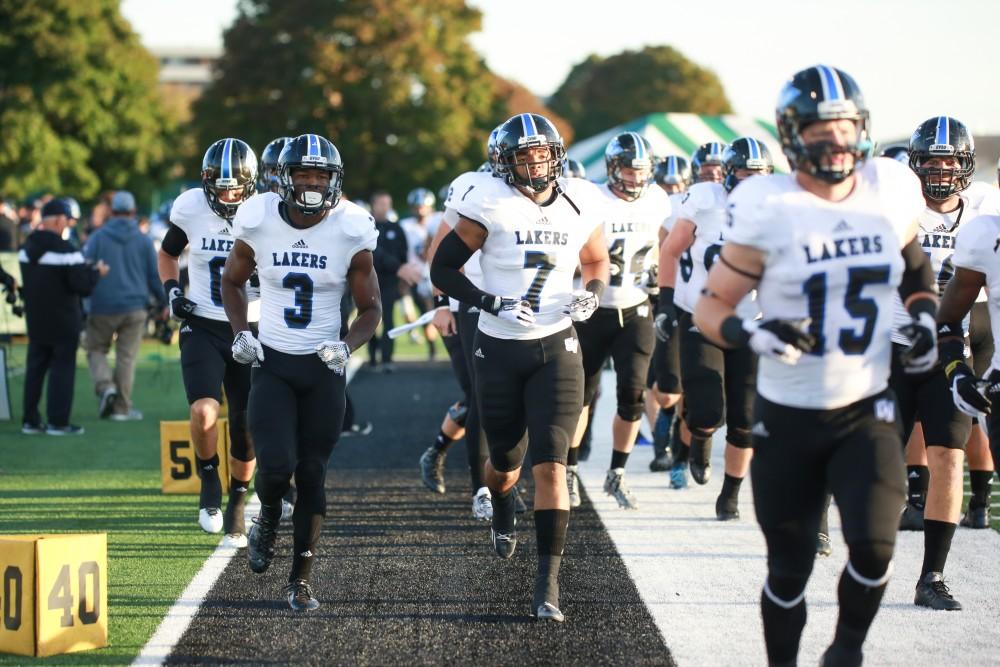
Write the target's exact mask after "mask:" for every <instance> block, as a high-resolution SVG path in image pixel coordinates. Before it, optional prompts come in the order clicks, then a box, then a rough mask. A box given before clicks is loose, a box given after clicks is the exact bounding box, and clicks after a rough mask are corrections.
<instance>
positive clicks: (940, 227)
mask: <svg viewBox="0 0 1000 667" xmlns="http://www.w3.org/2000/svg"><path fill="white" fill-rule="evenodd" d="M932 231H933V233H935V234H941V233H944V232H947V231H949V230H948V225H938V226H937V227H935V228H934V229H933V230H932Z"/></svg>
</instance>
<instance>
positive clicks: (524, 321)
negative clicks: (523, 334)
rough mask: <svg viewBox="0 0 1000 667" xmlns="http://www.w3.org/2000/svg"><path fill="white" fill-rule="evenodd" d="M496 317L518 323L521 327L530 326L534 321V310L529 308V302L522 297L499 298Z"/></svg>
mask: <svg viewBox="0 0 1000 667" xmlns="http://www.w3.org/2000/svg"><path fill="white" fill-rule="evenodd" d="M497 317H499V318H500V319H501V320H503V321H505V322H511V323H513V324H520V325H521V326H522V327H530V326H531V325H532V324H534V323H535V311H533V310H532V309H531V304H530V303H528V302H527V301H525V300H523V299H507V298H504V299H500V310H498V311H497Z"/></svg>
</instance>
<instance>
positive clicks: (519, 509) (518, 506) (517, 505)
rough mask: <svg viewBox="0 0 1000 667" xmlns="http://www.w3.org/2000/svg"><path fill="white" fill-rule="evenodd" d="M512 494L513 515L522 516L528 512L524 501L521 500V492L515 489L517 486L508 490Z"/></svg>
mask: <svg viewBox="0 0 1000 667" xmlns="http://www.w3.org/2000/svg"><path fill="white" fill-rule="evenodd" d="M510 491H511V493H513V494H514V513H515V514H524V513H525V512H527V511H528V506H527V505H525V504H524V500H523V499H522V498H521V490H520V489H518V488H517V484H515V485H514V487H513V488H512V489H511V490H510Z"/></svg>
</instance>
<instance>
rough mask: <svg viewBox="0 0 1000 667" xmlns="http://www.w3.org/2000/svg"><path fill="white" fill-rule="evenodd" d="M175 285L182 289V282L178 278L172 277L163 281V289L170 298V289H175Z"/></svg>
mask: <svg viewBox="0 0 1000 667" xmlns="http://www.w3.org/2000/svg"><path fill="white" fill-rule="evenodd" d="M175 287H176V288H177V289H180V288H181V284H180V283H179V282H177V281H176V280H174V279H173V278H171V279H170V280H164V281H163V291H164V293H165V294H166V295H167V298H168V299H169V298H170V290H172V289H174V288H175Z"/></svg>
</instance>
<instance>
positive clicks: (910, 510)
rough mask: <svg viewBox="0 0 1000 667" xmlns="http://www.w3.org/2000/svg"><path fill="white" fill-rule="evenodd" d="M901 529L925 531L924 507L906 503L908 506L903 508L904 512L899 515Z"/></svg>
mask: <svg viewBox="0 0 1000 667" xmlns="http://www.w3.org/2000/svg"><path fill="white" fill-rule="evenodd" d="M899 529H900V530H919V531H923V529H924V508H923V507H918V506H917V505H912V504H910V503H906V507H904V508H903V513H902V514H901V515H900V516H899Z"/></svg>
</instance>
